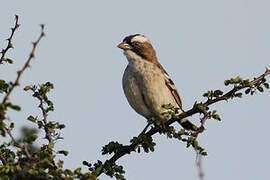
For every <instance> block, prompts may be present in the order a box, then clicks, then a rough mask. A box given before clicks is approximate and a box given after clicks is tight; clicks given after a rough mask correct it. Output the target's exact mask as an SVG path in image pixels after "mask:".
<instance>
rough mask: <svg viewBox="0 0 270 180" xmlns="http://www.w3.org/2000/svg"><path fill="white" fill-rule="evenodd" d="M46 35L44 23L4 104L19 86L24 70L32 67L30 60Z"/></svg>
mask: <svg viewBox="0 0 270 180" xmlns="http://www.w3.org/2000/svg"><path fill="white" fill-rule="evenodd" d="M44 36H45V33H44V24H42V25H41V33H40V36H39V38H38V39H37V41H36V42H34V43H33V49H32V51H31V52H30V55H29V57H28V59H27V61H26V63H25V64H24V66H23V67H22V69H21V70H19V71H18V72H17V78H16V80H15V82H14V83H12V85H11V87H10V88H9V89H8V92H7V94H6V96H5V97H4V99H3V101H2V104H4V103H6V102H7V100H8V97H9V95H10V94H11V92H12V91H13V89H14V88H15V87H16V86H19V84H20V83H19V81H20V78H21V76H22V74H23V72H24V71H25V69H27V68H28V67H30V61H31V60H32V59H33V58H34V57H35V50H36V47H37V45H38V43H39V42H40V40H41V39H42V37H44Z"/></svg>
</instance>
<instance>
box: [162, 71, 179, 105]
mask: <svg viewBox="0 0 270 180" xmlns="http://www.w3.org/2000/svg"><path fill="white" fill-rule="evenodd" d="M164 76H165V83H166V85H167V87H168V88H169V89H170V91H171V93H172V95H173V97H174V99H175V101H176V103H177V104H178V106H179V108H180V109H181V110H182V101H181V98H180V96H179V93H178V92H177V89H176V87H175V85H174V83H173V81H172V80H171V79H170V77H169V75H168V74H167V73H164Z"/></svg>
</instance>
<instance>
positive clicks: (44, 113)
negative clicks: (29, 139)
mask: <svg viewBox="0 0 270 180" xmlns="http://www.w3.org/2000/svg"><path fill="white" fill-rule="evenodd" d="M38 99H39V102H40V104H39V106H38V107H39V108H40V109H41V111H42V115H43V120H42V121H43V123H44V130H45V134H46V135H45V138H46V139H47V140H48V141H49V143H51V142H53V138H52V135H51V131H50V128H49V127H48V118H47V117H48V113H47V112H46V110H45V108H44V105H43V100H42V99H41V98H40V97H38Z"/></svg>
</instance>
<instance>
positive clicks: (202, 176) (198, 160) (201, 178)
mask: <svg viewBox="0 0 270 180" xmlns="http://www.w3.org/2000/svg"><path fill="white" fill-rule="evenodd" d="M197 155H198V157H197V158H198V159H197V163H196V164H197V167H198V172H199V178H200V180H204V172H203V168H202V158H203V157H202V155H200V154H197Z"/></svg>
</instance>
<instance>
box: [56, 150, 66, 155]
mask: <svg viewBox="0 0 270 180" xmlns="http://www.w3.org/2000/svg"><path fill="white" fill-rule="evenodd" d="M58 154H63V155H64V156H67V155H68V151H64V150H61V151H58Z"/></svg>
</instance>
